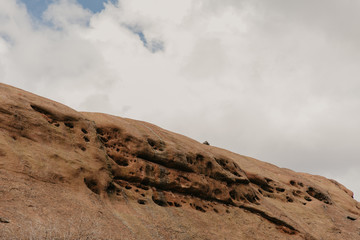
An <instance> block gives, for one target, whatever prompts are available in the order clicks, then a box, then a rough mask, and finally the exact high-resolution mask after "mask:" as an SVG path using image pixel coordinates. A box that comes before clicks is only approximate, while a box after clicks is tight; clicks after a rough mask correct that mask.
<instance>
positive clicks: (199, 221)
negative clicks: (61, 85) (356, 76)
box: [0, 84, 360, 240]
mask: <svg viewBox="0 0 360 240" xmlns="http://www.w3.org/2000/svg"><path fill="white" fill-rule="evenodd" d="M0 239H154V240H155V239H156V240H158V239H165V240H168V239H214V240H215V239H216V240H218V239H227V240H232V239H234V240H235V239H308V240H311V239H319V240H320V239H336V240H338V239H360V203H359V202H357V201H356V200H354V199H353V193H352V192H351V191H350V190H348V189H347V188H346V187H344V186H343V185H341V184H340V183H338V182H336V181H334V180H331V179H327V178H324V177H321V176H315V175H310V174H306V173H297V172H294V171H291V170H289V169H283V168H279V167H277V166H274V165H271V164H268V163H266V162H262V161H259V160H256V159H253V158H250V157H247V156H243V155H239V154H235V153H232V152H229V151H227V150H224V149H220V148H217V147H214V146H209V145H205V144H202V143H199V142H197V141H195V140H192V139H190V138H187V137H185V136H182V135H179V134H176V133H172V132H169V131H167V130H164V129H162V128H160V127H157V126H155V125H152V124H150V123H147V122H142V121H136V120H132V119H127V118H121V117H116V116H111V115H107V114H101V113H86V112H77V111H75V110H73V109H71V108H69V107H66V106H64V105H62V104H59V103H56V102H54V101H51V100H48V99H45V98H42V97H39V96H36V95H34V94H31V93H28V92H25V91H22V90H20V89H17V88H14V87H11V86H8V85H5V84H0Z"/></svg>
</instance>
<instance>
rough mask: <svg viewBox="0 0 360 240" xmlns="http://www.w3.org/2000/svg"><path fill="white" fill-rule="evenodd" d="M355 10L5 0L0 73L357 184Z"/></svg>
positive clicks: (59, 95)
mask: <svg viewBox="0 0 360 240" xmlns="http://www.w3.org/2000/svg"><path fill="white" fill-rule="evenodd" d="M359 10H360V4H359V3H357V2H354V1H341V2H339V1H334V0H331V1H317V2H316V3H314V2H313V1H307V0H306V1H301V2H300V1H299V2H296V3H295V2H291V3H290V2H289V1H285V0H275V1H271V2H269V1H265V0H256V1H248V0H242V1H238V0H224V1H221V2H220V1H215V0H199V1H190V0H186V1H183V0H182V1H166V0H152V1H148V0H146V1H145V0H121V1H120V2H119V4H118V5H113V4H111V3H108V4H106V6H105V9H104V10H103V11H102V12H100V13H97V14H92V13H90V12H89V11H88V10H84V9H83V8H82V7H81V6H80V5H78V4H77V3H76V2H75V1H71V0H60V1H57V2H55V3H54V4H52V5H50V6H49V8H48V10H47V11H46V12H45V13H44V19H45V20H46V21H47V22H46V23H45V24H42V23H36V22H32V19H31V18H30V17H29V16H28V14H27V12H26V9H25V7H24V5H20V4H17V3H16V1H15V0H8V1H2V2H1V3H0V76H1V77H2V79H3V80H2V81H3V82H6V83H9V84H12V85H15V86H18V87H22V88H25V89H26V90H29V91H33V92H36V93H38V94H41V95H45V96H46V97H49V98H52V99H55V100H58V101H61V102H63V103H65V104H67V105H70V106H72V107H74V108H76V109H79V110H87V111H103V112H108V113H112V114H119V115H122V116H126V117H132V118H137V119H142V120H145V121H150V122H153V123H156V124H158V125H160V126H162V127H165V128H168V129H170V130H173V131H177V132H180V133H183V134H185V135H188V136H190V137H193V138H196V139H198V140H199V141H204V140H208V141H209V142H210V143H211V144H214V145H217V146H221V147H225V148H228V149H230V150H232V151H235V152H239V153H242V154H247V155H250V156H253V157H257V158H260V159H261V160H264V161H269V162H272V163H274V164H277V165H280V166H283V167H288V168H292V169H294V170H297V171H305V172H310V173H315V174H322V175H325V176H329V177H336V178H337V179H340V180H344V181H346V184H347V186H348V187H349V188H350V189H351V190H353V191H355V194H356V196H359V193H360V189H359V186H358V185H357V184H356V183H357V182H359V180H360V179H359V178H358V176H356V174H353V173H352V174H349V172H350V169H355V170H352V171H357V172H359V171H360V164H359V162H358V159H357V158H358V157H357V156H359V155H360V153H359V151H360V150H359V148H358V146H357V145H356V143H358V142H360V141H359V140H360V137H359V136H360V128H359V127H358V123H359V120H360V115H359V113H358V109H359V105H360V98H359V93H360V82H359V81H358V79H359V77H360V76H359V75H360V74H359V71H358V66H359V62H360V57H359V55H358V54H356V53H357V52H359V50H360V49H359V48H360V46H359V45H358V40H359V37H360V30H359V29H358V28H357V23H358V22H359V20H360V19H359V18H360V16H359V15H358V12H359ZM334 16H337V17H334ZM141 34H143V36H142V35H141ZM141 37H143V39H141ZM144 39H145V40H146V44H145V43H144ZM155 43H161V45H160V48H159V49H158V50H159V51H153V50H154V49H153V45H152V44H155Z"/></svg>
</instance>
